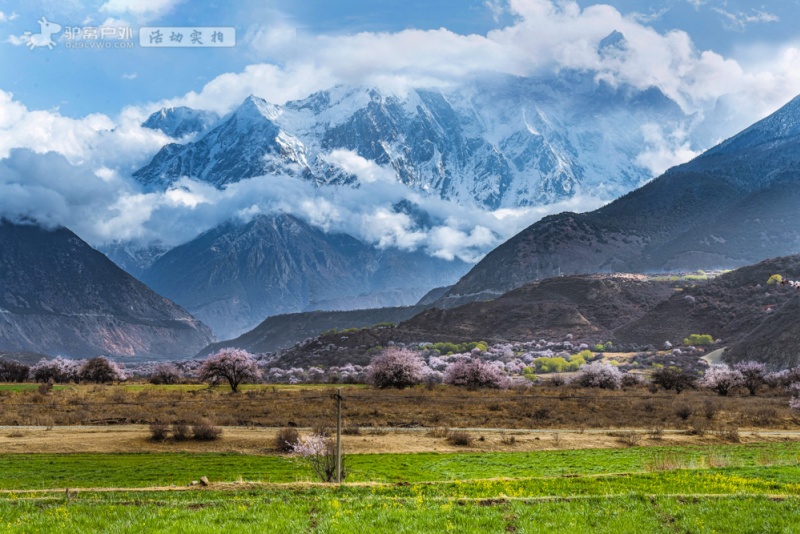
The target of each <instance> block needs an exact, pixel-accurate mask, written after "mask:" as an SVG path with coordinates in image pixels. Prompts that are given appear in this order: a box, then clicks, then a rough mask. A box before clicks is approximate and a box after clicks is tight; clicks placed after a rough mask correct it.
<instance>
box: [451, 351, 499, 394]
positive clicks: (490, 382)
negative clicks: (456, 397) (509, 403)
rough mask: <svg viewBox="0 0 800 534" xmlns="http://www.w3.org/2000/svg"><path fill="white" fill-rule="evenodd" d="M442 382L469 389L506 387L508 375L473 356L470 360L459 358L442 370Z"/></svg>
mask: <svg viewBox="0 0 800 534" xmlns="http://www.w3.org/2000/svg"><path fill="white" fill-rule="evenodd" d="M444 383H445V384H450V385H451V386H458V387H466V388H467V389H470V390H476V389H480V388H494V389H498V388H505V387H508V377H506V375H505V374H503V372H502V371H501V370H500V369H498V368H497V367H495V366H494V365H490V364H488V363H486V362H483V361H481V360H479V359H477V358H473V359H472V360H471V361H464V360H461V361H458V362H455V363H454V364H452V365H450V366H449V367H448V368H447V370H446V371H445V372H444Z"/></svg>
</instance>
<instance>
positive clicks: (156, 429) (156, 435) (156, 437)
mask: <svg viewBox="0 0 800 534" xmlns="http://www.w3.org/2000/svg"><path fill="white" fill-rule="evenodd" d="M168 435H169V425H167V424H166V423H161V422H159V421H156V422H155V423H150V440H151V441H164V440H165V439H167V436H168Z"/></svg>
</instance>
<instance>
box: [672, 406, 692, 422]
mask: <svg viewBox="0 0 800 534" xmlns="http://www.w3.org/2000/svg"><path fill="white" fill-rule="evenodd" d="M693 413H694V411H693V410H692V408H691V407H689V406H687V405H685V404H684V405H683V406H678V408H677V409H676V410H675V415H677V416H678V418H680V420H681V421H686V420H687V419H689V418H690V417H691V416H692V414H693Z"/></svg>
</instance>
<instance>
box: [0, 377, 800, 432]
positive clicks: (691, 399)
mask: <svg viewBox="0 0 800 534" xmlns="http://www.w3.org/2000/svg"><path fill="white" fill-rule="evenodd" d="M142 387H143V386H142ZM334 392H335V389H334V388H333V387H331V388H327V387H319V386H317V387H308V388H293V389H287V388H280V387H279V388H276V387H273V386H254V387H252V388H251V389H249V390H247V391H245V392H244V393H240V394H236V395H233V394H231V393H230V392H229V391H226V390H224V389H213V390H209V389H207V388H201V387H195V388H194V389H185V388H184V389H181V388H177V387H169V386H146V387H143V389H141V390H132V389H131V388H129V387H128V386H124V385H123V386H74V387H71V388H69V389H64V390H58V389H56V390H53V391H51V392H50V393H48V394H47V395H41V394H39V393H37V392H36V391H35V390H32V391H26V392H13V393H12V392H8V391H0V425H12V426H13V425H38V426H52V425H58V426H63V425H76V424H78V425H117V424H150V423H153V422H155V421H162V422H165V423H170V424H173V423H175V422H189V423H191V422H193V421H197V420H199V419H207V420H208V421H210V422H211V423H212V424H215V425H221V426H226V427H234V426H242V427H247V426H257V427H287V426H290V427H292V426H298V427H315V426H316V427H322V426H327V427H330V425H331V423H332V421H333V420H334V419H333V415H334V407H335V405H334V401H333V398H332V395H333V393H334ZM343 395H344V402H343V415H344V416H345V417H346V421H347V425H348V428H356V427H358V428H360V432H361V433H362V434H370V433H371V429H375V428H380V427H388V428H407V427H428V428H435V427H447V428H507V429H514V428H516V429H552V430H558V429H577V428H583V429H619V428H640V429H648V428H666V429H686V428H691V429H692V430H693V431H694V432H695V433H697V434H699V435H702V434H704V433H705V431H706V430H710V429H711V428H712V426H713V427H717V428H721V427H731V426H743V427H748V428H764V429H794V428H798V423H800V420H799V419H798V417H797V416H796V415H794V414H793V413H792V412H791V410H790V409H789V407H788V397H787V396H786V395H785V394H783V393H781V392H765V393H764V394H762V395H759V396H756V397H751V396H749V395H748V396H730V397H719V396H717V395H715V394H713V393H711V392H707V391H685V392H683V393H681V394H680V395H675V394H674V393H664V392H659V393H655V394H650V393H649V392H648V391H647V389H646V388H631V389H629V390H628V391H605V390H593V389H579V388H572V387H556V388H550V387H536V388H533V389H531V390H529V391H524V392H522V391H474V392H470V391H464V390H461V389H456V388H450V387H436V388H434V389H432V390H428V389H425V388H421V387H420V388H414V389H410V390H403V391H377V390H373V389H368V388H363V387H345V388H343ZM679 408H680V409H679ZM676 412H680V413H676ZM687 415H688V417H686V416H687Z"/></svg>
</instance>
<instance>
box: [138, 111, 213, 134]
mask: <svg viewBox="0 0 800 534" xmlns="http://www.w3.org/2000/svg"><path fill="white" fill-rule="evenodd" d="M217 120H219V117H218V116H217V114H216V113H213V112H211V111H203V110H198V109H192V108H188V107H186V106H180V107H175V108H161V109H160V110H159V111H156V112H155V113H153V114H152V115H150V116H149V117H148V118H147V120H146V121H144V122H143V123H142V126H144V127H145V128H150V129H151V130H161V131H162V132H164V133H165V134H167V135H168V136H170V137H174V138H180V137H184V136H186V135H192V134H198V133H201V132H204V131H205V130H207V129H208V127H209V126H211V125H212V124H214V123H215V122H217Z"/></svg>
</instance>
